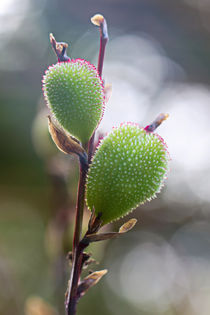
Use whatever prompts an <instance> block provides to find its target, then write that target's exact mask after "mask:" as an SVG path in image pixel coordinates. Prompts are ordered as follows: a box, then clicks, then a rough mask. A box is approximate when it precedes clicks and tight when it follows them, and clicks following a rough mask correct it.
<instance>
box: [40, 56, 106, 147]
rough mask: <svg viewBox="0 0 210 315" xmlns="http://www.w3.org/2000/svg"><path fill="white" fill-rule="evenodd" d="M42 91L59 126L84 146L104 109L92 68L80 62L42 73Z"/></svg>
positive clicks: (100, 88)
mask: <svg viewBox="0 0 210 315" xmlns="http://www.w3.org/2000/svg"><path fill="white" fill-rule="evenodd" d="M43 90H44V96H45V99H46V101H47V104H48V106H49V107H50V109H51V111H52V112H53V114H54V116H55V118H56V119H57V121H58V122H59V123H60V125H61V126H62V127H63V128H64V129H66V130H67V131H68V132H69V133H70V134H71V135H73V136H74V137H76V138H78V139H79V140H80V141H81V142H82V143H83V144H85V143H87V142H88V140H89V138H90V137H91V135H92V133H93V131H94V130H95V128H96V127H97V125H98V123H99V122H100V120H101V117H102V115H103V107H104V88H103V84H102V81H101V79H100V77H99V75H98V72H97V70H96V68H95V67H94V66H93V65H91V64H90V63H89V62H87V61H85V60H82V59H76V60H71V61H69V62H61V63H57V64H56V65H53V66H51V67H49V69H48V70H47V71H46V73H45V75H44V78H43Z"/></svg>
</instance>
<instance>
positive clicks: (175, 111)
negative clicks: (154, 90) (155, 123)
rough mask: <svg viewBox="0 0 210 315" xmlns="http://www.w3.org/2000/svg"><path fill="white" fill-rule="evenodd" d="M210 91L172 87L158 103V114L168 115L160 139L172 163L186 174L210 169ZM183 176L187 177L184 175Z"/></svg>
mask: <svg viewBox="0 0 210 315" xmlns="http://www.w3.org/2000/svg"><path fill="white" fill-rule="evenodd" d="M209 103H210V91H209V90H208V89H207V88H206V87H205V86H202V85H175V84H174V85H173V86H170V87H168V88H166V89H165V91H163V92H162V95H161V96H160V98H159V99H158V101H157V108H156V111H157V112H158V113H159V112H166V113H169V115H170V118H169V120H168V121H167V124H165V125H164V127H163V128H161V136H162V137H163V138H164V140H165V141H166V143H167V144H168V147H169V151H170V155H171V158H172V160H173V161H174V162H175V163H177V164H178V165H179V166H180V167H182V169H183V171H192V170H203V169H206V168H209V160H210V146H209V145H208V143H209V138H210V125H209V117H210V106H209ZM183 176H184V174H183Z"/></svg>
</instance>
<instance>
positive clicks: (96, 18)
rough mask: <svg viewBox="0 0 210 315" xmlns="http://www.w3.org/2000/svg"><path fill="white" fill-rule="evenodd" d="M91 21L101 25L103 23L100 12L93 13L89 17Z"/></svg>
mask: <svg viewBox="0 0 210 315" xmlns="http://www.w3.org/2000/svg"><path fill="white" fill-rule="evenodd" d="M91 22H92V23H93V24H94V25H96V26H101V25H102V24H103V23H104V17H103V15H101V14H95V15H94V16H93V17H92V18H91Z"/></svg>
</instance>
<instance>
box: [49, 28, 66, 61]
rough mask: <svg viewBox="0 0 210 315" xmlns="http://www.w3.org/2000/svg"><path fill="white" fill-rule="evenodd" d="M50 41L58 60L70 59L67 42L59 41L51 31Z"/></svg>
mask: <svg viewBox="0 0 210 315" xmlns="http://www.w3.org/2000/svg"><path fill="white" fill-rule="evenodd" d="M50 43H51V46H52V49H53V50H54V52H55V54H56V56H57V58H58V62H61V61H70V58H69V57H68V56H67V48H68V44H67V43H64V42H57V41H56V39H55V37H54V36H53V34H52V33H50Z"/></svg>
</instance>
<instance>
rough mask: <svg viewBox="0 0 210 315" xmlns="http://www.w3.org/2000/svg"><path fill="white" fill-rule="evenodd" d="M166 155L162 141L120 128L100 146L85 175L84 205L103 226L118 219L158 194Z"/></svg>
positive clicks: (136, 129) (132, 127)
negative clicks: (85, 203)
mask: <svg viewBox="0 0 210 315" xmlns="http://www.w3.org/2000/svg"><path fill="white" fill-rule="evenodd" d="M168 161H169V154H168V152H167V150H166V145H165V144H164V142H163V140H162V139H161V138H160V136H158V135H157V134H155V133H148V132H146V131H145V130H144V129H142V128H139V127H138V126H137V125H134V124H133V125H132V124H123V125H121V126H120V127H119V128H116V129H114V130H113V131H112V132H111V133H110V134H109V135H108V136H107V137H106V138H104V140H102V142H101V143H100V145H99V147H98V149H97V151H96V153H95V156H94V157H93V161H92V164H91V166H90V168H89V171H88V180H87V185H86V201H87V205H88V207H89V209H91V210H92V209H93V207H94V208H95V212H96V214H99V213H100V212H101V213H102V217H101V219H102V220H103V224H106V223H109V222H111V221H113V220H115V219H118V218H120V217H122V216H124V215H125V214H127V213H128V212H130V211H131V210H133V209H135V208H136V207H137V206H138V205H139V204H143V203H144V202H145V201H147V200H151V199H152V198H154V197H155V196H156V193H157V192H159V191H160V188H161V187H162V185H163V181H164V178H165V177H166V173H167V169H168Z"/></svg>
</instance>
